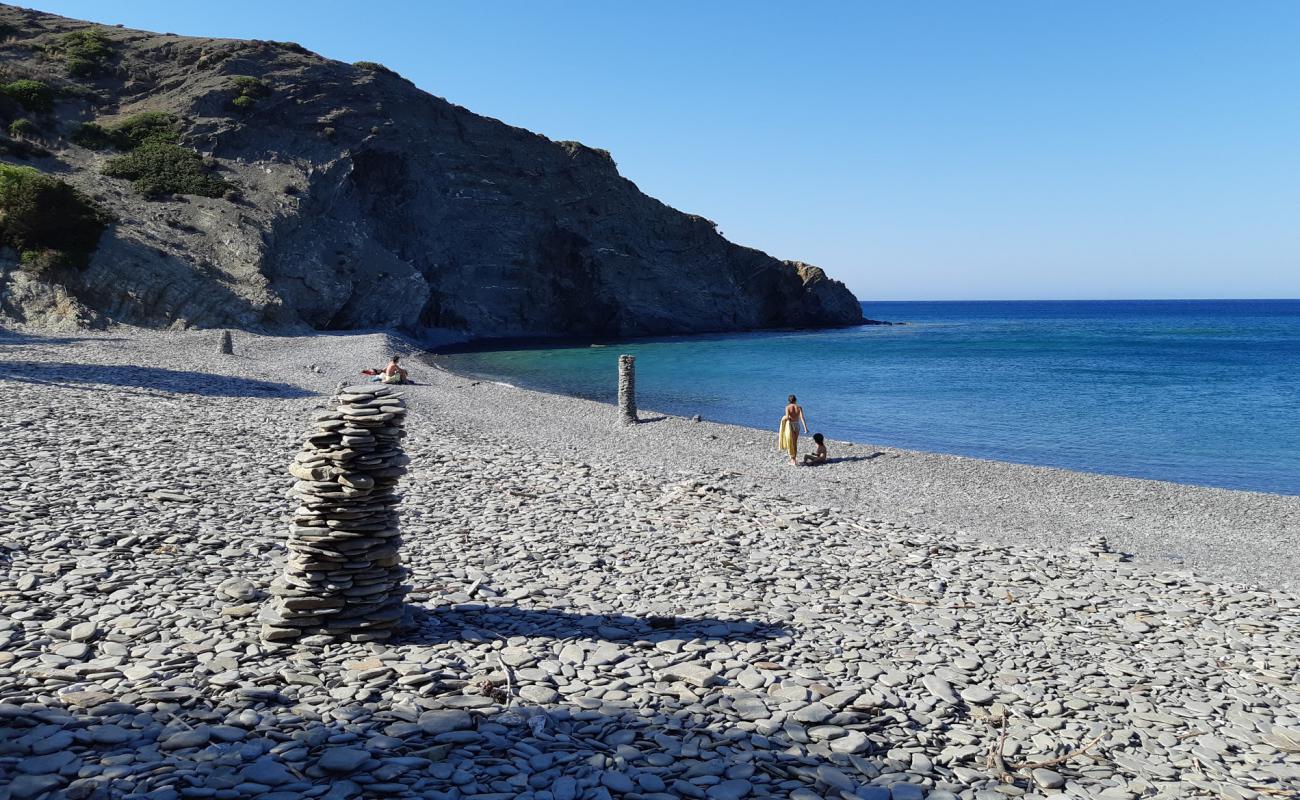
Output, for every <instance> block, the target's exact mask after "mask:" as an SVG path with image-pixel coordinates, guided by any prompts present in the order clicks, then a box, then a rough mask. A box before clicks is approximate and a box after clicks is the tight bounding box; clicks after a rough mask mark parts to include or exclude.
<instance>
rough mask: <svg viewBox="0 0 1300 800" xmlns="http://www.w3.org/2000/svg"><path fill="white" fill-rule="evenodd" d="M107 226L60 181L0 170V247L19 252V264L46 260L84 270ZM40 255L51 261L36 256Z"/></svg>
mask: <svg viewBox="0 0 1300 800" xmlns="http://www.w3.org/2000/svg"><path fill="white" fill-rule="evenodd" d="M112 221H113V219H112V217H111V216H110V215H109V214H107V213H106V212H105V211H103V210H102V209H101V208H99V207H98V206H96V205H95V204H94V203H93V202H92V201H91V200H90V199H89V198H87V197H86V196H85V195H83V194H81V193H80V192H78V191H77V190H76V189H74V188H72V187H71V186H69V185H68V184H66V183H64V182H63V181H61V180H58V179H57V178H54V177H52V176H50V175H46V174H44V173H42V172H38V171H37V170H35V169H32V168H31V167H17V166H14V165H12V164H0V244H4V245H5V246H6V247H12V248H14V249H15V250H19V251H24V255H23V258H24V263H27V261H28V260H30V261H32V263H33V264H35V263H37V261H38V260H39V259H46V260H47V261H50V263H53V261H61V262H65V263H67V264H69V265H72V266H84V265H85V264H86V263H87V262H88V261H89V260H90V256H91V254H93V253H94V252H95V248H96V247H97V246H98V245H99V237H100V234H102V233H103V232H104V228H105V227H106V226H107V225H108V223H110V222H112ZM45 251H55V253H56V255H54V256H50V255H39V254H41V253H43V252H45ZM29 252H30V253H33V254H36V255H32V256H30V257H29V256H28V255H27V253H29Z"/></svg>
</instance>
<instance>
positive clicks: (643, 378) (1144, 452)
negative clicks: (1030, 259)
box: [439, 300, 1300, 494]
mask: <svg viewBox="0 0 1300 800" xmlns="http://www.w3.org/2000/svg"><path fill="white" fill-rule="evenodd" d="M863 308H864V309H865V311H866V313H867V315H868V316H869V317H872V318H874V319H887V320H894V321H906V322H907V323H909V324H907V325H905V326H893V327H878V326H864V327H860V328H850V329H841V330H831V331H794V332H768V333H749V334H737V335H726V336H698V337H677V338H670V339H660V340H640V341H632V342H624V343H616V344H610V345H607V346H595V347H593V346H590V345H589V344H588V343H580V344H576V345H575V344H565V345H554V344H552V345H548V346H546V347H543V348H530V349H493V350H483V351H479V352H461V353H449V354H445V355H443V356H440V357H439V358H440V360H441V361H442V362H443V363H444V364H445V365H446V366H447V367H448V368H450V369H453V370H456V371H458V372H462V373H467V374H473V375H478V376H481V377H488V378H493V379H496V380H503V381H508V382H510V383H514V384H517V385H521V386H527V387H531V388H537V389H543V390H546V391H552V392H559V393H565V394H572V395H578V396H581V397H588V398H592V399H596V400H603V401H609V402H613V400H614V398H615V391H616V387H615V374H616V362H617V356H618V354H619V353H624V352H626V353H632V354H634V355H636V356H637V392H638V404H639V405H640V406H641V407H642V408H649V409H656V410H660V411H666V412H669V413H673V414H702V415H703V416H704V417H705V418H707V419H710V420H716V421H721V422H732V423H738V424H742V425H751V426H756V427H765V428H772V429H775V424H776V420H777V419H778V418H779V417H780V416H781V413H782V409H783V406H784V403H785V398H786V395H788V394H791V393H794V394H797V395H798V396H799V400H800V402H801V403H802V404H803V406H804V408H805V410H806V412H807V415H808V419H809V421H810V424H811V427H812V429H813V430H816V431H822V432H824V433H825V434H826V435H827V436H829V437H831V438H833V439H849V440H854V441H864V442H871V443H878V444H888V445H892V446H896V447H904V448H910V449H917V450H929V451H934V452H942V453H955V454H960V455H968V456H977V457H981V458H993V459H999V460H1003V461H1016V462H1020V463H1025V464H1041V465H1048V466H1057V467H1067V468H1070V469H1079V470H1086V471H1091V472H1103V473H1109V474H1115V475H1130V476H1136V477H1143V478H1155V479H1159V480H1168V481H1177V482H1181V483H1192V484H1200V485H1205V486H1220V487H1226V488H1233V489H1253V490H1258V491H1265V492H1276V493H1281V494H1300V300H1267V301H1264V300H1260V301H1253V300H1231V301H1226V300H1213V301H1210V300H1207V301H1078V302H894V303H885V302H881V303H864V304H863ZM773 457H774V458H775V457H776V455H775V453H774V455H773Z"/></svg>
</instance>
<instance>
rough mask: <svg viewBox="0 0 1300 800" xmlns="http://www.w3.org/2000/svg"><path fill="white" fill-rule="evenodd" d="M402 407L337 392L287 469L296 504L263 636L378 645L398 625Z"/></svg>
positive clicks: (381, 393)
mask: <svg viewBox="0 0 1300 800" xmlns="http://www.w3.org/2000/svg"><path fill="white" fill-rule="evenodd" d="M405 418H406V404H405V403H404V402H403V401H402V399H401V397H400V396H398V395H396V394H393V392H392V389H391V388H389V387H387V386H379V385H376V386H366V387H345V388H344V389H343V390H342V391H341V392H340V393H339V394H338V396H337V398H336V403H335V404H334V406H333V407H332V408H331V409H330V410H328V411H324V412H322V413H321V414H319V415H318V416H317V418H316V421H315V422H314V423H313V430H312V431H311V433H309V434H308V435H307V439H306V441H305V442H304V443H303V446H302V450H301V451H300V452H299V453H298V455H297V457H296V458H295V459H294V462H293V464H292V465H290V467H289V472H290V474H292V475H293V476H294V477H295V478H297V479H298V481H297V482H296V483H295V484H294V486H293V492H292V494H293V496H294V497H295V498H297V500H298V503H299V505H298V508H297V510H296V511H295V512H294V515H293V524H292V525H291V526H290V529H289V545H288V549H289V559H288V562H287V563H286V565H285V570H284V573H283V574H282V575H281V576H280V577H279V578H277V579H276V580H275V581H274V582H272V584H271V594H272V596H273V598H274V600H273V602H272V603H271V605H270V606H269V607H268V608H265V609H263V613H262V616H261V620H262V622H263V626H262V638H263V639H265V640H267V641H269V642H291V641H297V642H299V643H301V644H307V645H323V644H327V643H329V642H335V641H373V640H379V639H387V638H388V637H389V636H391V635H392V632H393V629H394V628H395V627H397V625H398V624H399V622H400V621H401V619H402V613H403V608H402V598H403V596H404V595H405V594H406V590H407V588H408V587H407V586H405V585H403V583H402V581H403V579H404V578H405V577H406V575H407V572H406V569H405V568H404V567H403V566H402V558H401V552H400V547H401V537H400V536H399V533H398V521H397V504H398V501H399V500H400V497H399V496H398V494H397V493H396V491H395V490H396V488H397V482H398V478H400V477H401V476H402V475H403V474H405V473H406V465H407V463H408V462H409V459H408V458H407V456H406V455H405V454H403V452H402V444H401V441H402V437H404V436H405V435H406V431H405V430H403V423H404V421H405Z"/></svg>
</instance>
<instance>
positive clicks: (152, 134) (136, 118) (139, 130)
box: [108, 111, 181, 150]
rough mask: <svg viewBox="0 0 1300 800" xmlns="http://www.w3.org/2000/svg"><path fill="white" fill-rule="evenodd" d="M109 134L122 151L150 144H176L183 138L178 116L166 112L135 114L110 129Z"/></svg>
mask: <svg viewBox="0 0 1300 800" xmlns="http://www.w3.org/2000/svg"><path fill="white" fill-rule="evenodd" d="M108 132H109V134H110V135H111V136H112V137H113V143H114V144H115V145H117V147H118V148H120V149H122V150H130V149H132V148H135V147H139V146H140V145H142V144H148V143H150V142H166V143H169V144H175V143H176V142H178V141H180V138H181V132H180V125H179V121H178V120H177V119H176V115H175V114H168V113H166V112H164V111H145V112H143V113H141V114H134V115H132V116H129V117H127V118H126V119H124V120H122V121H121V122H119V123H117V124H116V125H114V126H113V127H111V128H109V129H108Z"/></svg>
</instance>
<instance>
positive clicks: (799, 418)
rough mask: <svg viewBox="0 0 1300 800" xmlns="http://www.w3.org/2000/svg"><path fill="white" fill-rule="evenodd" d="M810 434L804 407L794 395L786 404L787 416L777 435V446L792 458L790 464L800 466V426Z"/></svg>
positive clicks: (783, 419) (783, 418) (782, 421)
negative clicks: (804, 416) (804, 415)
mask: <svg viewBox="0 0 1300 800" xmlns="http://www.w3.org/2000/svg"><path fill="white" fill-rule="evenodd" d="M800 425H802V426H803V432H804V433H807V432H808V421H807V420H805V419H804V418H803V407H802V406H800V405H799V403H798V401H797V400H796V399H795V396H794V395H790V400H789V401H788V402H787V403H786V404H785V416H784V417H781V428H780V431H779V432H778V434H777V438H776V446H777V447H778V448H780V449H781V450H783V451H784V452H785V454H786V455H788V456H790V463H791V464H794V465H795V466H796V467H797V466H799V426H800Z"/></svg>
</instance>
